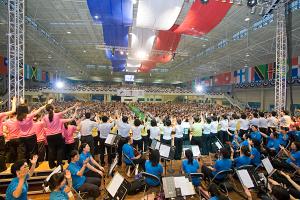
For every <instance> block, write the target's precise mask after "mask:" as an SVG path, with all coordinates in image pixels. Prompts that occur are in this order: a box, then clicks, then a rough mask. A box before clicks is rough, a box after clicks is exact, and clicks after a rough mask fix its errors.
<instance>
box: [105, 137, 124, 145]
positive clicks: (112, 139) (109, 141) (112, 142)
mask: <svg viewBox="0 0 300 200" xmlns="http://www.w3.org/2000/svg"><path fill="white" fill-rule="evenodd" d="M119 140H120V136H119V135H116V134H108V136H107V138H106V139H105V145H107V146H112V147H116V146H118V143H119Z"/></svg>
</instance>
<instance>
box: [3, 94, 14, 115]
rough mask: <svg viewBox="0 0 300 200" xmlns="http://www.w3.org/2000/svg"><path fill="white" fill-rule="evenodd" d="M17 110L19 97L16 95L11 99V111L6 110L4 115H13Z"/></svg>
mask: <svg viewBox="0 0 300 200" xmlns="http://www.w3.org/2000/svg"><path fill="white" fill-rule="evenodd" d="M16 110H17V99H16V97H14V98H13V99H12V100H11V110H10V111H7V112H4V115H6V116H7V115H11V114H13V113H15V112H16Z"/></svg>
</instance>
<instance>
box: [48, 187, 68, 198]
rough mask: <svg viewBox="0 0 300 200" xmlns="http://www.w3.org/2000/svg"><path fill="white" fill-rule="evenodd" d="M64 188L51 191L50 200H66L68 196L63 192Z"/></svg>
mask: <svg viewBox="0 0 300 200" xmlns="http://www.w3.org/2000/svg"><path fill="white" fill-rule="evenodd" d="M64 189H65V187H63V188H62V189H60V190H59V191H53V192H51V193H50V200H57V199H59V200H68V199H69V197H68V194H67V193H65V191H64Z"/></svg>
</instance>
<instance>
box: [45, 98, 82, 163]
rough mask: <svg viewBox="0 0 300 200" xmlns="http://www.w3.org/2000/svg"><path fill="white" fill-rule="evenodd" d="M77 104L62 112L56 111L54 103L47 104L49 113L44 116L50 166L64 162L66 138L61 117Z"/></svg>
mask: <svg viewBox="0 0 300 200" xmlns="http://www.w3.org/2000/svg"><path fill="white" fill-rule="evenodd" d="M76 106H77V104H75V105H74V106H72V107H70V108H67V109H65V110H64V111H62V112H58V113H55V112H54V109H55V108H54V106H53V105H47V106H46V111H47V112H48V114H47V115H45V116H44V117H43V121H44V123H45V126H46V127H45V132H46V138H47V143H48V160H49V167H50V168H54V167H56V166H59V165H61V164H63V162H62V160H63V157H64V155H63V153H64V144H65V143H64V139H63V135H62V124H61V121H60V120H61V119H62V118H63V115H64V114H66V113H67V112H69V111H70V110H72V109H74V108H75V107H76Z"/></svg>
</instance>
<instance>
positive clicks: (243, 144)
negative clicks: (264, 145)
mask: <svg viewBox="0 0 300 200" xmlns="http://www.w3.org/2000/svg"><path fill="white" fill-rule="evenodd" d="M242 146H249V142H248V140H244V141H243V142H241V144H240V148H242Z"/></svg>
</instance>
